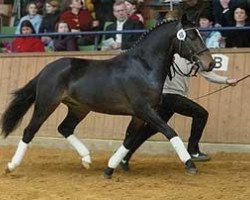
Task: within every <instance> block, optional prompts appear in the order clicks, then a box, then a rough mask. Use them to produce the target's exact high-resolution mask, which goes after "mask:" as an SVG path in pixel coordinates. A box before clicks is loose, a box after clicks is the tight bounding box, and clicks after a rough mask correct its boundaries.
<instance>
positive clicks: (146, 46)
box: [138, 27, 174, 82]
mask: <svg viewBox="0 0 250 200" xmlns="http://www.w3.org/2000/svg"><path fill="white" fill-rule="evenodd" d="M172 28H174V27H172ZM169 30H171V29H169ZM155 32H156V33H152V34H150V35H148V36H147V38H146V39H145V41H144V42H143V43H142V44H141V46H140V47H139V48H140V51H138V52H139V54H140V55H139V57H141V58H142V59H143V60H144V62H145V63H147V66H148V68H151V75H153V76H155V79H158V80H159V81H161V82H164V81H165V79H166V76H167V74H168V72H169V70H170V66H171V64H172V61H173V55H174V52H173V48H172V39H173V38H174V33H172V34H171V33H169V32H172V31H166V30H163V31H162V32H161V30H155ZM145 66H146V65H145Z"/></svg>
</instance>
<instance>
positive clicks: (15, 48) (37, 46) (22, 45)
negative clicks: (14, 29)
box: [10, 20, 44, 53]
mask: <svg viewBox="0 0 250 200" xmlns="http://www.w3.org/2000/svg"><path fill="white" fill-rule="evenodd" d="M20 33H21V34H22V35H27V34H32V33H36V31H35V29H34V27H33V25H32V24H31V22H30V21H29V20H24V21H23V22H22V23H21V26H20ZM10 52H18V53H20V52H44V45H43V43H42V41H41V40H40V39H39V38H38V37H18V38H15V39H14V40H13V42H12V45H11V50H10Z"/></svg>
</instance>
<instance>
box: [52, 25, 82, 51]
mask: <svg viewBox="0 0 250 200" xmlns="http://www.w3.org/2000/svg"><path fill="white" fill-rule="evenodd" d="M55 29H56V32H58V33H68V32H70V31H71V30H70V27H69V25H68V24H67V22H64V21H60V22H58V23H57V24H56V27H55ZM53 43H54V50H55V51H78V50H79V49H78V45H77V38H76V37H75V36H66V35H60V36H58V37H57V38H55V39H54V40H53Z"/></svg>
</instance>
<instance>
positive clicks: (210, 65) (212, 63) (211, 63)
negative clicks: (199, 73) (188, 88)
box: [209, 61, 215, 70]
mask: <svg viewBox="0 0 250 200" xmlns="http://www.w3.org/2000/svg"><path fill="white" fill-rule="evenodd" d="M214 67H215V62H214V61H212V62H210V63H209V69H210V70H212V69H213V68H214Z"/></svg>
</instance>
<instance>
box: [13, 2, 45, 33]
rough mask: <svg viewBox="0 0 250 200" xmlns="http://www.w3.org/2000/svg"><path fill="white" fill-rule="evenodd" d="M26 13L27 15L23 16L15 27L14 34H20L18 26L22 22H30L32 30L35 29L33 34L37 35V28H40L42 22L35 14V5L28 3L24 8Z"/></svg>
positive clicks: (40, 17)
mask: <svg viewBox="0 0 250 200" xmlns="http://www.w3.org/2000/svg"><path fill="white" fill-rule="evenodd" d="M26 11H27V13H28V14H27V15H25V16H23V17H22V18H21V20H20V22H19V24H18V26H17V29H16V32H15V33H16V34H20V33H21V32H20V30H21V29H20V25H21V23H22V22H23V21H24V20H30V22H31V23H32V25H33V27H34V29H35V32H36V33H38V32H39V28H40V25H41V22H42V16H41V15H39V14H38V13H37V12H38V10H37V7H36V4H35V3H29V4H28V5H27V7H26Z"/></svg>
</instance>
